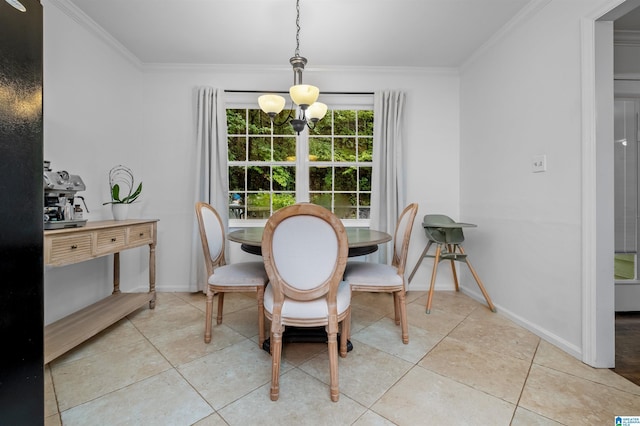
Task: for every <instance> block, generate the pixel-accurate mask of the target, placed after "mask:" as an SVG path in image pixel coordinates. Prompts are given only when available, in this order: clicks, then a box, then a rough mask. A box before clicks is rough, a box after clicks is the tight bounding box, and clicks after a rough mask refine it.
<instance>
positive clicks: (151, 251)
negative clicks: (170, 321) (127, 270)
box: [149, 243, 156, 309]
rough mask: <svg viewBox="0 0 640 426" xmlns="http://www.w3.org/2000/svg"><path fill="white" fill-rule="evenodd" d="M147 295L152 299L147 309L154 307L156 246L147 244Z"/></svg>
mask: <svg viewBox="0 0 640 426" xmlns="http://www.w3.org/2000/svg"><path fill="white" fill-rule="evenodd" d="M149 293H151V294H153V298H152V299H151V300H150V301H149V309H154V308H155V307H156V244H155V243H153V244H149Z"/></svg>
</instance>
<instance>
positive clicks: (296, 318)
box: [262, 203, 351, 401]
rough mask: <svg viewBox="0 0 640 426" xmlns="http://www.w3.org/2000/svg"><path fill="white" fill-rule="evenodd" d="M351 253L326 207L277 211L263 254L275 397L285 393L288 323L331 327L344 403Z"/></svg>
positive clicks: (333, 373) (333, 392) (333, 366)
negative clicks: (342, 365)
mask: <svg viewBox="0 0 640 426" xmlns="http://www.w3.org/2000/svg"><path fill="white" fill-rule="evenodd" d="M348 252H349V248H348V241H347V234H346V231H345V229H344V226H343V225H342V222H341V221H340V219H339V218H338V217H337V216H336V215H335V214H333V213H331V212H330V211H329V210H327V209H326V208H324V207H321V206H318V205H315V204H310V203H299V204H294V205H291V206H288V207H284V208H282V209H280V210H278V211H276V212H275V213H274V214H273V215H272V216H271V217H270V218H269V220H268V221H267V224H266V226H265V228H264V233H263V236H262V257H263V260H264V265H265V268H266V270H267V274H268V276H269V285H268V286H267V289H266V290H265V294H264V310H265V315H266V316H267V318H269V319H270V320H271V337H270V339H271V341H270V347H271V358H272V367H271V400H272V401H276V400H277V399H278V397H279V395H280V357H281V354H282V334H283V332H284V330H285V327H286V326H295V327H319V326H324V327H325V329H326V331H327V342H328V350H329V370H330V371H329V376H330V396H331V400H332V401H338V398H339V394H340V390H339V386H338V327H339V324H340V323H341V324H342V330H341V334H340V356H341V357H345V356H346V355H347V337H348V335H349V326H350V321H351V289H350V288H349V285H348V284H347V283H346V282H343V281H342V276H343V273H344V267H345V264H346V263H347V256H348ZM291 391H292V392H294V391H295V390H294V389H292V390H291Z"/></svg>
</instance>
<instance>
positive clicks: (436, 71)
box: [142, 63, 460, 77]
mask: <svg viewBox="0 0 640 426" xmlns="http://www.w3.org/2000/svg"><path fill="white" fill-rule="evenodd" d="M142 67H143V69H144V71H146V72H171V71H175V72H185V71H187V72H188V71H193V72H211V73H216V72H219V73H229V72H237V71H238V70H241V71H242V72H246V73H255V74H264V73H265V72H270V71H272V72H287V73H289V72H291V66H290V65H288V64H286V65H285V64H283V65H260V64H184V63H180V64H177V63H144V64H143V65H142ZM304 72H305V75H306V74H308V73H318V74H319V73H340V74H354V75H360V74H362V73H363V72H366V73H370V74H398V73H400V74H424V75H450V76H453V77H457V76H458V75H460V72H459V69H458V68H451V67H371V66H366V67H356V66H345V65H324V66H307V67H305V69H304Z"/></svg>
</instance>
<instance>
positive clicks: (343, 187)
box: [333, 167, 358, 191]
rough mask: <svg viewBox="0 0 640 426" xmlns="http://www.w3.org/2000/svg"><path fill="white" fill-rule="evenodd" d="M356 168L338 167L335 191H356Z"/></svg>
mask: <svg viewBox="0 0 640 426" xmlns="http://www.w3.org/2000/svg"><path fill="white" fill-rule="evenodd" d="M357 171H358V169H357V168H356V167H336V176H335V183H334V187H333V189H334V190H335V191H349V190H352V191H353V190H355V189H356V188H357V187H356V173H357Z"/></svg>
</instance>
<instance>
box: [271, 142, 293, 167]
mask: <svg viewBox="0 0 640 426" xmlns="http://www.w3.org/2000/svg"><path fill="white" fill-rule="evenodd" d="M273 161H296V138H282V137H274V138H273Z"/></svg>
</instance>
